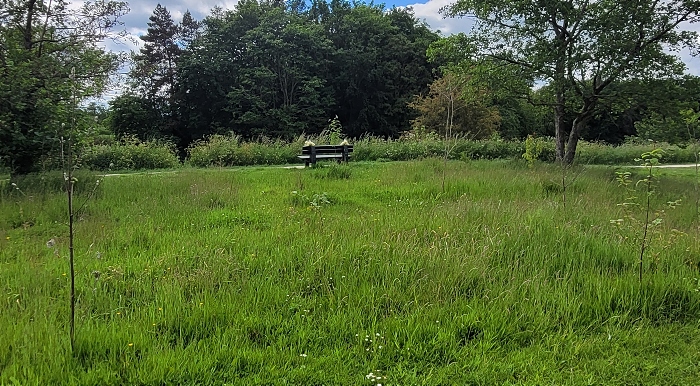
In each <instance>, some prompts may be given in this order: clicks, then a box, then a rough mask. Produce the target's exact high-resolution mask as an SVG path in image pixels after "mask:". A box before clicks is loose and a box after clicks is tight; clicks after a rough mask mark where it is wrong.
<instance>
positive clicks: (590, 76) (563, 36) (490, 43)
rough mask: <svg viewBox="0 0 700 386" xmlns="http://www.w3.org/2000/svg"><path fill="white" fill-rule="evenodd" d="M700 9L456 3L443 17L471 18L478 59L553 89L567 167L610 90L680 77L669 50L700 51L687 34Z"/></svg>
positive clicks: (603, 1) (552, 0)
mask: <svg viewBox="0 0 700 386" xmlns="http://www.w3.org/2000/svg"><path fill="white" fill-rule="evenodd" d="M699 10H700V2H697V1H688V0H668V1H656V0H642V1H639V0H635V1H626V0H596V1H592V0H542V1H530V0H459V1H457V2H456V3H454V4H452V5H450V6H448V7H447V8H446V9H445V10H444V11H445V14H446V15H448V16H454V17H461V16H473V17H474V18H475V20H476V26H475V29H474V32H473V33H472V34H471V39H472V42H473V46H474V47H475V48H476V49H477V52H478V54H479V55H484V56H485V57H488V58H489V59H490V60H495V61H497V62H499V63H503V64H507V65H510V66H514V67H517V68H518V69H519V70H520V71H522V72H523V74H525V75H526V76H527V77H529V78H530V79H531V80H532V81H534V82H540V83H544V84H548V85H549V86H550V87H551V88H552V91H553V92H552V99H551V100H549V101H548V103H549V104H550V105H551V107H552V108H553V111H554V117H555V119H554V125H555V132H556V156H557V159H558V160H559V161H561V162H564V163H566V164H570V163H571V162H573V160H574V156H575V154H576V146H577V144H578V140H579V137H580V135H581V132H582V130H583V129H584V128H585V127H586V126H587V124H588V123H589V122H590V121H591V119H592V118H593V116H594V115H595V113H596V110H597V108H598V107H599V106H600V102H601V101H602V100H604V99H608V98H614V97H615V96H616V95H615V93H613V92H611V89H612V88H611V85H613V84H614V83H615V82H618V81H623V80H629V79H634V78H642V79H649V78H663V77H669V76H676V75H679V74H680V73H682V71H683V68H684V66H683V64H682V63H681V62H680V60H679V59H678V57H677V56H675V55H674V54H673V52H672V50H674V49H677V48H679V47H684V46H685V47H691V48H697V46H698V35H697V33H696V32H693V31H687V30H684V29H686V28H688V27H689V26H690V24H691V23H694V22H696V21H698V11H699ZM567 116H571V117H572V118H573V119H571V120H567Z"/></svg>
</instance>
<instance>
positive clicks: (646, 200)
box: [610, 148, 680, 282]
mask: <svg viewBox="0 0 700 386" xmlns="http://www.w3.org/2000/svg"><path fill="white" fill-rule="evenodd" d="M663 154H664V151H663V149H660V148H655V149H653V150H651V151H648V152H644V153H642V155H641V158H638V159H636V161H639V162H641V165H640V166H641V167H643V168H644V170H645V176H644V177H643V178H641V179H639V180H637V181H636V182H633V181H632V173H630V172H617V173H616V174H617V181H618V183H619V184H620V186H623V187H624V188H625V189H626V190H627V191H628V193H630V195H629V196H628V197H627V198H626V199H625V202H623V203H621V204H618V205H619V206H621V207H623V208H625V209H626V210H627V211H628V214H627V219H628V220H630V222H636V223H641V227H642V230H641V231H642V235H641V237H640V239H639V244H640V245H639V281H640V282H641V281H642V278H643V272H644V261H645V259H644V256H645V253H646V252H647V250H648V248H649V246H650V239H651V231H652V229H654V228H656V227H658V226H660V225H661V224H662V223H663V218H662V215H663V213H664V211H663V210H662V209H659V210H654V209H653V208H652V197H653V196H654V195H655V194H656V191H655V185H656V182H657V179H656V176H655V174H654V172H655V170H656V168H657V167H658V165H659V163H660V162H659V160H660V159H661V157H662V156H663ZM640 187H641V188H640ZM640 190H641V193H642V194H643V197H642V198H641V199H640V198H639V197H638V196H637V193H638V192H639V191H640ZM679 204H680V200H676V201H669V202H667V205H668V207H670V208H675V207H676V206H678V205H679ZM635 207H637V208H641V210H642V216H643V218H644V220H642V221H639V220H637V219H636V218H635V217H634V216H633V215H632V214H631V213H630V212H631V209H632V208H635ZM652 216H653V218H652ZM623 221H624V220H623V219H617V220H611V221H610V222H611V223H612V224H614V225H617V226H618V227H620V226H621V225H622V223H623ZM630 226H632V224H630Z"/></svg>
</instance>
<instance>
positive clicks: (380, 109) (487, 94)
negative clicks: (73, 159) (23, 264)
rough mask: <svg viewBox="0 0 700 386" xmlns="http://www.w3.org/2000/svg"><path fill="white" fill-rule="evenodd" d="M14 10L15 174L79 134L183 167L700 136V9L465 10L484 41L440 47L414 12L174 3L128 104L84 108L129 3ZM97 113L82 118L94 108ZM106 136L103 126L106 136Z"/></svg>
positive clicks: (10, 0) (9, 133)
mask: <svg viewBox="0 0 700 386" xmlns="http://www.w3.org/2000/svg"><path fill="white" fill-rule="evenodd" d="M72 9H73V8H71V7H69V2H68V1H67V0H52V1H43V0H0V164H2V166H5V167H8V168H9V169H10V170H11V173H13V174H22V173H27V172H29V171H32V170H35V169H36V168H37V167H38V166H39V165H40V163H41V161H42V160H43V159H44V158H45V157H46V156H47V155H49V154H55V153H56V152H57V151H58V150H57V149H58V148H60V144H61V138H63V137H65V136H66V135H67V134H68V131H69V130H70V133H71V135H73V136H77V137H78V139H79V140H81V139H82V140H83V141H85V142H89V141H92V140H94V137H95V134H96V133H103V134H109V135H112V136H116V138H123V139H130V138H133V137H136V138H139V139H142V140H165V141H169V142H172V143H174V144H176V145H177V147H178V149H179V150H180V151H181V154H182V155H184V153H185V150H186V149H187V147H188V146H190V145H191V144H192V143H193V142H195V141H197V140H200V139H204V138H207V137H208V136H210V135H212V134H226V133H230V132H234V133H235V134H237V135H239V136H241V137H242V138H244V139H248V140H250V139H253V140H254V139H256V138H261V137H269V138H282V139H292V138H297V137H298V136H299V135H301V134H304V133H306V134H311V135H313V134H318V133H319V132H320V131H322V130H324V129H325V128H326V127H327V126H328V124H329V121H330V120H334V122H340V123H341V124H342V131H343V134H345V135H347V136H349V137H355V138H357V137H361V136H363V135H373V136H380V137H385V138H396V137H399V136H401V135H403V134H404V133H406V132H409V131H413V132H415V133H418V132H438V133H440V134H442V135H461V136H466V137H468V138H485V137H491V136H499V137H501V138H506V139H522V138H524V137H526V136H527V135H533V134H534V135H539V136H551V137H553V138H555V141H556V146H557V159H558V160H559V161H561V162H565V163H570V162H572V160H573V156H574V154H575V152H576V144H577V141H578V140H579V139H587V140H596V141H604V142H607V143H611V144H618V143H621V142H622V141H624V140H625V138H626V137H629V136H635V135H636V136H641V137H643V138H650V139H654V140H663V141H669V142H674V143H677V142H683V141H689V140H694V139H695V138H696V136H695V131H694V130H695V127H696V126H697V116H698V111H700V107H699V106H698V102H699V101H700V91H699V90H700V87H698V86H700V80H699V78H697V77H695V76H690V75H687V74H684V70H685V66H684V65H683V63H682V62H681V61H680V60H679V58H678V57H677V56H675V55H674V50H677V49H678V48H681V47H688V48H691V49H694V48H698V47H697V45H698V39H697V37H698V36H697V33H695V32H693V31H687V30H684V28H686V27H688V26H689V25H690V24H692V23H694V22H696V21H697V20H698V10H700V4H698V3H696V2H688V1H681V0H672V1H664V2H658V1H647V0H645V1H623V2H620V1H612V0H604V1H588V0H546V1H540V2H534V3H533V2H531V1H492V0H488V1H486V0H460V1H457V2H455V3H453V4H451V5H450V6H448V7H446V8H444V9H443V15H444V16H446V17H461V16H465V15H470V16H472V17H473V18H474V20H476V27H475V28H474V30H473V31H472V32H471V33H469V34H456V35H451V36H447V37H442V36H441V35H440V34H439V33H437V32H435V31H432V30H431V29H430V28H429V26H427V25H426V24H425V23H423V22H421V21H420V20H418V19H417V18H416V17H415V15H414V14H413V13H412V11H411V10H410V9H399V8H393V9H385V8H384V7H383V6H381V5H375V4H373V3H370V4H365V3H361V2H356V1H348V0H312V1H305V0H290V1H287V2H283V1H281V0H242V1H240V2H239V3H238V4H237V5H236V6H235V8H234V9H231V10H224V9H221V8H215V9H213V10H212V11H211V13H210V14H209V15H208V16H206V17H205V18H204V19H203V20H201V21H198V20H195V19H194V18H193V17H192V15H191V14H190V13H189V12H186V13H185V14H184V16H183V18H182V20H178V21H175V20H173V18H172V17H171V14H170V13H169V12H168V10H167V8H166V7H164V6H162V5H160V4H159V5H158V6H157V7H156V8H155V10H154V11H153V14H152V15H151V17H150V19H149V22H148V31H147V33H146V34H145V35H144V36H142V37H141V40H142V41H143V46H142V48H141V49H140V50H139V51H138V52H134V53H132V54H131V57H130V58H128V59H129V61H130V62H131V67H130V68H131V70H130V71H129V74H128V88H127V90H128V91H127V92H125V93H124V94H122V95H120V96H118V97H116V98H115V99H113V100H112V101H110V103H109V106H108V107H107V108H106V109H105V108H104V107H103V106H99V105H95V104H92V105H89V106H86V105H85V101H86V100H87V99H88V98H90V97H96V96H99V95H100V94H101V93H102V92H103V91H104V90H106V89H108V88H109V87H110V82H109V80H110V75H111V74H113V73H114V72H115V71H116V69H117V68H118V66H119V65H120V63H122V62H123V61H124V60H125V59H127V58H124V57H120V55H117V54H114V53H110V52H107V51H105V50H104V49H102V48H101V47H100V46H99V43H100V42H101V41H103V40H104V39H107V38H118V37H119V36H118V35H119V34H118V33H115V32H114V31H116V30H117V29H118V26H119V23H120V22H119V18H120V17H121V16H123V15H124V14H126V13H127V12H128V10H129V9H128V6H127V4H126V3H125V2H120V1H110V0H94V1H87V2H84V3H83V5H82V8H80V9H76V10H72ZM80 106H83V107H80ZM96 128H97V129H96Z"/></svg>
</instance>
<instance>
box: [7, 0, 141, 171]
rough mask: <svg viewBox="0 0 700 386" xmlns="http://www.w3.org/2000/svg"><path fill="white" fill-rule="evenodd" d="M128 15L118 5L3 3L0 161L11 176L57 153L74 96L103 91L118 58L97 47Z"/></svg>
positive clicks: (58, 0)
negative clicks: (47, 153)
mask: <svg viewBox="0 0 700 386" xmlns="http://www.w3.org/2000/svg"><path fill="white" fill-rule="evenodd" d="M127 11H128V7H127V3H126V2H120V1H106V0H96V1H86V2H84V3H82V6H81V7H80V8H75V7H72V6H71V5H70V3H69V2H68V1H64V0H53V1H42V0H0V163H2V164H3V165H5V166H8V167H9V168H10V170H11V173H12V174H13V175H15V174H25V173H28V172H30V171H32V170H33V169H34V166H35V165H36V164H37V163H38V161H39V160H40V158H41V157H42V156H44V155H45V154H46V152H47V151H49V150H50V149H52V148H53V149H55V148H56V145H57V139H58V137H60V136H61V135H63V134H64V133H63V131H62V129H61V127H62V125H61V124H62V123H67V121H68V119H67V114H68V110H69V109H70V108H71V106H70V100H71V95H72V94H73V93H75V94H76V97H77V100H78V101H81V100H83V99H84V98H87V97H90V96H96V95H99V94H100V93H101V92H102V91H103V90H104V88H105V87H106V85H107V83H108V79H109V75H110V74H112V73H113V71H115V70H116V68H117V65H118V62H119V60H118V59H119V58H118V57H117V55H115V54H112V53H108V52H106V51H105V50H104V49H102V48H101V47H100V46H99V44H100V42H102V41H103V40H105V39H107V38H110V37H117V36H116V35H112V31H113V29H114V28H115V27H117V26H118V25H119V17H120V16H122V15H124V14H125V13H126V12H127ZM71 69H75V76H74V77H73V79H71V76H70V74H71Z"/></svg>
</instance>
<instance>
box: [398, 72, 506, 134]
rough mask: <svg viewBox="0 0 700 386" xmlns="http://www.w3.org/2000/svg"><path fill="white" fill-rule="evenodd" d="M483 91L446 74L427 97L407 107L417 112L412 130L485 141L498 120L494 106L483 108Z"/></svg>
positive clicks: (420, 98) (456, 76)
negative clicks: (469, 86)
mask: <svg viewBox="0 0 700 386" xmlns="http://www.w3.org/2000/svg"><path fill="white" fill-rule="evenodd" d="M484 93H485V92H484V91H483V90H480V91H477V90H469V89H468V86H467V82H466V81H465V80H464V79H460V77H459V76H458V75H456V74H453V73H450V72H447V73H446V74H445V75H444V76H443V77H442V78H440V79H437V80H435V81H434V82H433V83H432V84H431V85H430V91H429V92H428V94H427V95H426V96H417V97H416V98H415V99H414V101H413V102H412V103H411V104H410V105H409V106H410V107H412V108H414V109H416V110H417V111H418V112H419V114H420V115H419V116H418V117H417V118H416V119H414V120H413V127H414V128H421V127H423V128H425V129H428V130H430V131H434V132H437V133H440V134H442V135H443V136H445V137H446V138H451V137H452V135H453V134H456V135H466V136H468V137H470V138H476V139H481V138H487V137H489V136H490V135H491V134H493V133H494V132H496V130H497V129H498V126H499V123H500V121H501V117H500V115H499V113H498V109H497V108H496V107H495V106H493V105H492V106H486V105H485V104H484V103H483V102H482V100H483V99H485V98H483V95H484Z"/></svg>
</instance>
